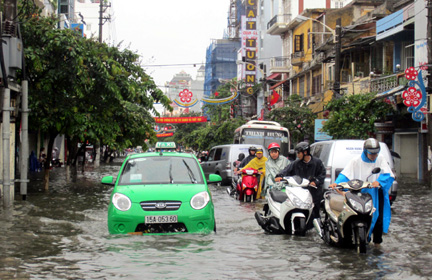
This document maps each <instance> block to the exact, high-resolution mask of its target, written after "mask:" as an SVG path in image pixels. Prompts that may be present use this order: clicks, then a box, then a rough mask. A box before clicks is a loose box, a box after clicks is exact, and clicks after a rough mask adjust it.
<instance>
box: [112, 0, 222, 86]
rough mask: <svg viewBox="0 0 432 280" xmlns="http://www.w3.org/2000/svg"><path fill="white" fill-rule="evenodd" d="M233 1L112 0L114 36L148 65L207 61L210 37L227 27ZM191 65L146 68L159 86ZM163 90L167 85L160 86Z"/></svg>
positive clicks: (191, 70)
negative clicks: (230, 4) (230, 5)
mask: <svg viewBox="0 0 432 280" xmlns="http://www.w3.org/2000/svg"><path fill="white" fill-rule="evenodd" d="M229 3H230V0H213V1H210V0H112V9H113V13H114V15H113V18H112V19H113V23H114V24H113V27H114V31H115V33H114V39H115V42H116V43H119V42H120V41H123V43H122V46H123V47H126V46H129V45H130V47H129V49H131V50H132V51H134V52H137V53H139V54H140V55H141V56H142V61H143V64H145V65H175V64H193V63H205V53H206V49H207V47H208V46H209V45H210V43H211V39H221V38H222V37H223V33H224V31H225V30H226V29H227V22H228V19H227V18H228V10H229ZM199 66H200V65H197V67H195V68H194V67H193V66H192V65H183V66H158V67H145V69H147V73H148V74H150V76H152V77H153V78H154V80H155V82H156V84H157V85H158V86H163V85H164V84H165V82H167V81H170V80H171V79H172V77H173V76H174V75H175V74H176V73H179V72H180V71H181V70H184V71H186V72H187V73H188V74H191V75H192V78H193V79H195V76H196V70H197V69H198V68H199ZM161 89H162V90H163V91H164V88H162V87H161Z"/></svg>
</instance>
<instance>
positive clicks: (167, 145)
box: [156, 142, 176, 149]
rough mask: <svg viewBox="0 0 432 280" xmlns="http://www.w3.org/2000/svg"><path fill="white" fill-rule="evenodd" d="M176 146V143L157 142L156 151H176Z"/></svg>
mask: <svg viewBox="0 0 432 280" xmlns="http://www.w3.org/2000/svg"><path fill="white" fill-rule="evenodd" d="M175 148H176V144H175V143H174V142H156V149H175Z"/></svg>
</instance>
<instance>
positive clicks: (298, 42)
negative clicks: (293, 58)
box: [294, 34, 303, 52]
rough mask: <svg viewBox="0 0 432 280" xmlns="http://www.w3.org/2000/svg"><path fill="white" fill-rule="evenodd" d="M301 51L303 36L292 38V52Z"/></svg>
mask: <svg viewBox="0 0 432 280" xmlns="http://www.w3.org/2000/svg"><path fill="white" fill-rule="evenodd" d="M302 51H303V34H301V35H295V37H294V52H302Z"/></svg>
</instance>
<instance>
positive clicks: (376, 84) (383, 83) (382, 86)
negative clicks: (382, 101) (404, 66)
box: [370, 73, 408, 94]
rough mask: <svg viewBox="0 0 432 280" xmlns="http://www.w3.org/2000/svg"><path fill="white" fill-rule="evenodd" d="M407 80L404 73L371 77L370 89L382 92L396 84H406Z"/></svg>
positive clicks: (394, 86) (396, 85)
mask: <svg viewBox="0 0 432 280" xmlns="http://www.w3.org/2000/svg"><path fill="white" fill-rule="evenodd" d="M407 83H408V80H407V79H406V78H405V76H404V74H403V73H402V74H393V75H389V76H384V77H380V78H376V79H371V81H370V91H371V92H376V93H378V94H379V93H383V92H386V91H389V90H391V89H393V88H396V87H398V86H402V85H406V84H407Z"/></svg>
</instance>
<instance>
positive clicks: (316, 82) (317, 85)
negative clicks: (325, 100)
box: [312, 75, 321, 95]
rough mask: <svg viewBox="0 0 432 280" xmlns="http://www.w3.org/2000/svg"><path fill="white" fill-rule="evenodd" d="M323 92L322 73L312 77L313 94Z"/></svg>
mask: <svg viewBox="0 0 432 280" xmlns="http://www.w3.org/2000/svg"><path fill="white" fill-rule="evenodd" d="M320 93H321V75H317V76H315V77H313V78H312V95H316V94H320Z"/></svg>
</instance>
